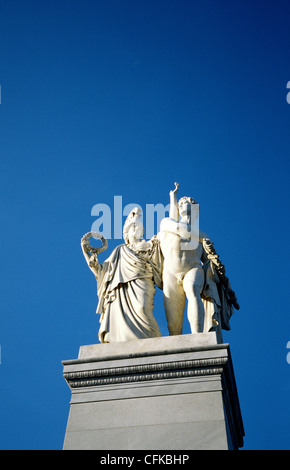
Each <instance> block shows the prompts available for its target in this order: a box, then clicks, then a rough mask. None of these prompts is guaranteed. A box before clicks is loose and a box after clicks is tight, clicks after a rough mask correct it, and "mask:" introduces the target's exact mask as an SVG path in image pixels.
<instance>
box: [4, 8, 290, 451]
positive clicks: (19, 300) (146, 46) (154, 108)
mask: <svg viewBox="0 0 290 470" xmlns="http://www.w3.org/2000/svg"><path fill="white" fill-rule="evenodd" d="M289 14H290V6H289V2H287V1H283V0H279V2H275V1H274V0H272V1H269V0H265V1H263V2H262V1H258V0H253V1H251V2H250V1H246V0H243V1H241V0H235V1H234V2H232V1H230V0H218V1H214V0H203V1H197V0H190V1H189V0H183V1H182V2H180V1H177V0H167V1H165V0H154V1H151V0H146V1H144V0H142V1H141V0H121V1H120V0H107V1H106V2H104V1H100V0H94V1H92V0H82V1H80V0H70V1H68V0H59V1H57V2H56V1H53V0H52V1H48V0H45V1H42V2H39V1H32V0H27V1H26V2H23V1H19V0H15V1H13V0H11V1H9V2H4V1H2V2H1V3H0V31H1V33H0V34H1V41H0V57H1V60H0V84H1V104H0V191H1V198H0V207H1V222H2V223H1V232H0V237H1V247H2V250H1V251H2V254H1V265H2V269H1V283H0V298H1V322H0V344H1V365H0V394H1V403H0V416H1V418H0V419H1V432H0V448H1V449H60V448H62V445H63V439H64V434H65V428H66V422H67V416H68V411H69V400H70V390H69V388H68V386H67V385H66V383H65V381H64V379H63V377H62V365H61V360H65V359H72V358H76V357H77V354H78V349H79V346H81V345H84V344H92V343H96V342H97V332H98V327H99V324H98V318H97V317H96V315H95V309H96V305H97V296H96V283H95V280H94V278H93V276H92V274H91V273H90V271H89V270H88V268H87V265H86V263H85V261H84V259H83V257H82V253H81V250H80V238H81V237H82V235H83V234H84V233H86V232H87V231H89V230H90V228H91V225H92V223H93V221H94V220H95V219H94V217H92V216H91V209H92V207H93V206H94V205H95V204H97V203H105V204H109V205H110V206H112V205H113V201H114V196H115V195H121V196H122V198H123V204H124V206H125V205H126V204H128V203H132V202H136V203H138V204H140V205H141V206H142V207H145V205H146V203H151V204H157V203H162V204H164V205H166V204H167V203H168V202H169V196H168V193H169V190H170V189H172V187H173V183H174V181H178V182H179V183H180V195H189V196H192V197H194V198H195V199H197V200H198V202H199V204H200V225H201V229H202V230H204V231H205V232H207V233H208V234H209V236H210V237H211V238H212V239H213V240H214V242H215V246H216V249H217V251H218V252H219V253H220V256H221V258H222V260H223V262H224V264H225V265H226V267H227V274H228V276H229V278H230V280H231V283H232V286H233V288H234V290H235V291H236V293H237V296H238V300H239V303H240V306H241V309H240V311H239V312H237V313H235V315H234V316H233V317H232V321H231V325H232V330H231V331H230V332H227V333H226V334H225V335H224V340H225V341H226V342H229V343H230V347H231V352H232V357H233V362H234V369H235V374H236V381H237V386H238V392H239V398H240V404H241V410H242V415H243V420H244V427H245V432H246V436H245V447H244V448H245V449H289V447H290V445H289V425H290V420H289V392H290V365H289V364H288V363H287V361H286V355H287V349H286V345H287V342H288V341H289V340H290V320H289V305H288V293H289V282H288V280H289V274H290V273H289V246H288V245H289V242H288V239H289V196H288V187H289V151H290V105H289V104H288V103H287V101H286V95H287V89H286V85H287V82H288V81H289V80H290V34H289ZM121 242H122V241H121V240H110V241H109V251H108V252H107V253H109V252H110V251H111V249H113V248H114V247H115V246H117V245H118V244H119V243H121ZM104 258H105V254H103V255H101V261H102V260H103V259H104ZM155 309H156V310H155V316H156V318H157V320H158V322H159V324H160V327H161V330H162V333H163V334H164V335H167V328H166V322H165V318H164V313H163V306H162V293H161V291H158V292H157V294H156V302H155ZM184 332H185V333H189V329H188V325H187V322H186V321H185V322H184Z"/></svg>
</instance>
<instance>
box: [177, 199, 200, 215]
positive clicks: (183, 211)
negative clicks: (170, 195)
mask: <svg viewBox="0 0 290 470" xmlns="http://www.w3.org/2000/svg"><path fill="white" fill-rule="evenodd" d="M192 206H195V207H196V209H197V212H198V207H199V204H198V202H197V201H196V200H195V199H193V198H192V197H187V196H184V197H182V198H180V199H179V201H178V210H179V214H180V215H181V217H183V216H185V215H190V214H193V213H195V212H196V211H193V210H192V209H193V207H192Z"/></svg>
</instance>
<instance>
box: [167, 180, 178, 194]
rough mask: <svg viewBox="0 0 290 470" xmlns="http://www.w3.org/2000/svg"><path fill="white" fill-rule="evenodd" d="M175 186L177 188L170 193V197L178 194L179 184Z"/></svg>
mask: <svg viewBox="0 0 290 470" xmlns="http://www.w3.org/2000/svg"><path fill="white" fill-rule="evenodd" d="M174 186H175V188H174V189H173V190H172V191H170V193H169V195H171V194H176V193H177V191H178V188H179V183H174Z"/></svg>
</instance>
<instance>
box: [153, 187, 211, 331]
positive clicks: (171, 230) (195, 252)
mask: <svg viewBox="0 0 290 470" xmlns="http://www.w3.org/2000/svg"><path fill="white" fill-rule="evenodd" d="M178 186H179V185H178V184H177V183H175V189H174V190H173V191H170V193H169V195H170V212H169V218H168V217H167V218H164V219H162V221H161V224H160V234H159V237H160V244H161V250H162V252H163V256H164V267H163V299H164V308H165V314H166V318H167V323H168V329H169V334H170V335H181V334H182V324H183V315H184V309H185V303H186V299H187V300H188V311H187V315H188V320H189V323H190V327H191V332H192V333H200V332H203V329H204V315H205V313H204V306H203V302H202V300H201V292H202V290H203V285H204V271H203V269H202V266H201V262H202V261H204V257H205V256H206V255H205V253H204V250H203V245H202V239H203V238H206V237H207V236H206V234H203V233H201V232H199V228H198V225H197V222H198V208H199V206H198V204H197V202H196V201H194V199H192V198H188V197H184V198H181V199H180V200H179V203H178V204H177V196H176V194H177V191H178ZM179 215H180V217H181V218H180V220H179Z"/></svg>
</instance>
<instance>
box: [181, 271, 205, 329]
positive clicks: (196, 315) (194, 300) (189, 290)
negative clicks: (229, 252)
mask: <svg viewBox="0 0 290 470" xmlns="http://www.w3.org/2000/svg"><path fill="white" fill-rule="evenodd" d="M203 283H204V272H203V269H202V268H199V267H196V268H192V269H191V270H190V271H188V273H186V275H185V276H184V279H183V287H184V290H185V293H186V297H187V300H188V307H187V316H188V321H189V323H190V327H191V333H202V332H203V329H204V306H203V303H202V300H201V295H200V294H201V292H202V289H203Z"/></svg>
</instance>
